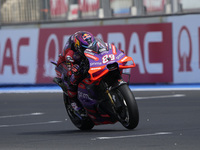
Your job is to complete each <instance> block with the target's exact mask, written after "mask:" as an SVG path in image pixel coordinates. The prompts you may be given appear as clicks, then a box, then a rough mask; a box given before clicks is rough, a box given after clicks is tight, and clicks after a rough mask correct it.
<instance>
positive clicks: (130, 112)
mask: <svg viewBox="0 0 200 150" xmlns="http://www.w3.org/2000/svg"><path fill="white" fill-rule="evenodd" d="M115 93H116V94H117V95H116V96H117V97H118V100H119V102H120V107H119V108H118V109H117V110H116V112H117V113H118V118H119V121H120V122H121V124H122V125H123V126H124V127H125V128H127V129H134V128H136V127H137V125H138V123H139V112H138V106H137V103H136V100H135V97H134V95H133V93H132V92H131V90H130V88H129V87H128V85H127V84H124V85H121V86H119V87H118V88H117V89H116V92H115Z"/></svg>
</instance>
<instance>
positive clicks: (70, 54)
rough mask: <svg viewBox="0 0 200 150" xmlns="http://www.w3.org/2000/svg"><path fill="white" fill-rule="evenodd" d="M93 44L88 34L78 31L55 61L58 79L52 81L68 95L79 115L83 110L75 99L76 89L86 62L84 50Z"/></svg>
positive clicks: (92, 37)
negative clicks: (83, 64) (83, 63)
mask: <svg viewBox="0 0 200 150" xmlns="http://www.w3.org/2000/svg"><path fill="white" fill-rule="evenodd" d="M95 42H96V40H95V38H94V36H93V35H92V34H91V33H90V32H87V31H78V32H76V33H74V34H73V35H71V36H70V37H69V39H68V41H67V43H66V45H65V47H64V49H63V52H62V53H61V54H60V55H59V59H58V61H57V67H56V73H57V75H58V76H59V77H55V78H54V79H53V81H54V82H55V83H57V84H58V85H59V86H60V87H61V88H62V89H63V91H64V92H66V93H67V94H68V97H69V100H70V102H71V106H72V107H73V108H74V110H75V111H77V112H79V113H81V112H82V110H83V109H82V105H81V103H80V102H79V100H78V98H77V89H78V83H79V82H80V81H81V80H82V79H83V72H84V70H83V67H82V65H81V64H82V62H84V61H85V60H86V57H85V56H84V50H85V49H87V48H88V46H89V45H90V44H91V43H95ZM61 78H64V79H65V81H66V82H67V84H68V85H66V84H64V82H63V81H62V79H61ZM66 87H67V88H66Z"/></svg>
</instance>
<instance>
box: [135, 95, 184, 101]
mask: <svg viewBox="0 0 200 150" xmlns="http://www.w3.org/2000/svg"><path fill="white" fill-rule="evenodd" d="M184 96H185V94H174V95H161V96H148V97H135V99H136V100H139V99H153V98H171V97H184Z"/></svg>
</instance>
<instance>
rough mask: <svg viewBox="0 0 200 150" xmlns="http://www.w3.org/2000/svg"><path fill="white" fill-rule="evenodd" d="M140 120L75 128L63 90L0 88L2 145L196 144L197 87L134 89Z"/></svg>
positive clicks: (190, 149) (156, 147) (91, 148)
mask: <svg viewBox="0 0 200 150" xmlns="http://www.w3.org/2000/svg"><path fill="white" fill-rule="evenodd" d="M133 93H134V95H135V97H136V100H137V103H138V107H139V113H140V122H139V125H138V127H137V128H136V129H134V130H127V129H125V128H124V127H123V126H122V125H121V124H120V123H116V124H114V125H100V126H95V127H94V128H93V130H91V131H80V130H78V129H77V128H76V127H75V126H74V125H73V124H72V123H71V121H70V120H69V118H68V116H67V114H66V111H65V108H64V105H63V100H62V93H60V92H58V93H56V92H55V93H46V92H45V93H0V149H2V150H8V149H11V150H29V149H33V150H44V149H48V150H55V149H56V150H57V149H59V150H60V149H65V150H66V149H67V150H107V149H109V150H117V149H120V150H121V149H123V150H130V149H131V150H134V149H139V150H161V149H162V150H174V149H175V150H199V149H200V98H199V97H200V90H167V91H165V90H163V91H157V90H154V91H135V92H133Z"/></svg>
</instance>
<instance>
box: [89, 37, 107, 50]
mask: <svg viewBox="0 0 200 150" xmlns="http://www.w3.org/2000/svg"><path fill="white" fill-rule="evenodd" d="M88 49H91V50H92V51H94V52H95V53H101V52H103V51H106V50H107V46H106V44H105V42H104V41H102V40H101V39H99V38H97V37H96V38H95V41H94V42H93V43H91V44H90V45H89V46H88Z"/></svg>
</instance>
